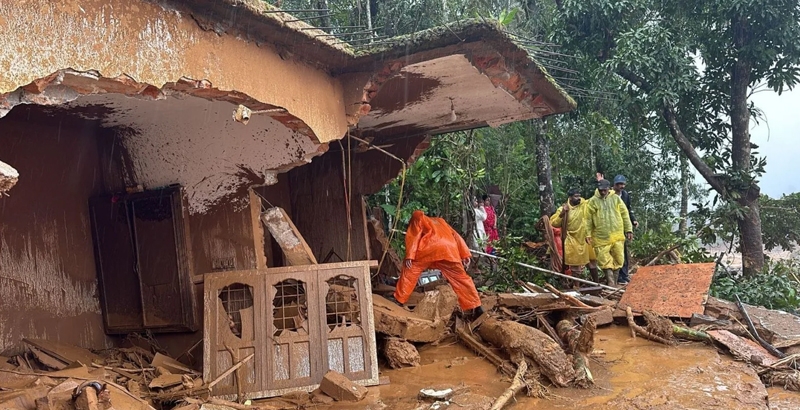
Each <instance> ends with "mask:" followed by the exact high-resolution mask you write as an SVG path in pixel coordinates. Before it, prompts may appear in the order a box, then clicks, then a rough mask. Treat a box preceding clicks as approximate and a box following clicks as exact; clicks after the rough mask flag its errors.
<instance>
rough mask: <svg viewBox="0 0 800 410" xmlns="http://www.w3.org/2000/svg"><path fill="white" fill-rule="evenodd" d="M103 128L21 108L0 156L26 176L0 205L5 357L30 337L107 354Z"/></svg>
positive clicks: (6, 129) (5, 122)
mask: <svg viewBox="0 0 800 410" xmlns="http://www.w3.org/2000/svg"><path fill="white" fill-rule="evenodd" d="M96 132H97V128H96V124H94V123H93V122H87V121H78V122H75V121H69V120H66V121H58V120H57V119H53V118H49V117H43V116H42V115H41V113H40V109H38V108H36V107H18V108H16V109H15V110H13V111H12V112H11V113H10V114H9V115H8V116H6V117H5V118H3V119H0V155H2V159H3V160H4V161H8V162H9V163H13V164H14V167H15V168H16V169H17V170H19V172H20V179H19V182H18V183H17V185H16V186H15V187H14V188H13V189H12V190H11V191H10V192H9V194H10V196H9V197H4V198H1V199H0V301H2V302H0V352H2V351H4V350H6V349H9V348H12V347H14V346H20V344H21V340H22V338H24V337H27V338H47V339H51V340H60V341H63V342H66V343H73V344H77V345H81V346H86V347H94V348H102V347H106V346H107V344H108V343H109V340H108V339H107V338H106V337H105V334H104V332H103V324H102V316H101V311H100V303H99V300H98V297H97V277H96V275H95V261H94V252H93V249H92V233H91V224H90V221H89V211H88V198H89V197H90V196H91V195H94V194H96V193H98V192H99V191H100V190H101V187H102V181H101V178H100V172H99V166H100V162H99V156H98V147H97V142H96V135H95V134H96Z"/></svg>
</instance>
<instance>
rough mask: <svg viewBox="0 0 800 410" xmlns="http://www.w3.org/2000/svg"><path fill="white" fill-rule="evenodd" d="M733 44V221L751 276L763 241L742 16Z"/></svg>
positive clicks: (760, 262)
mask: <svg viewBox="0 0 800 410" xmlns="http://www.w3.org/2000/svg"><path fill="white" fill-rule="evenodd" d="M731 23H732V27H733V44H734V47H735V48H736V49H737V51H739V53H738V56H737V59H736V62H735V63H734V64H733V70H732V73H731V134H732V137H733V142H732V144H731V146H732V150H731V151H732V152H731V164H732V166H733V170H732V171H733V177H734V178H737V179H738V178H741V179H743V180H744V181H742V182H745V184H743V188H741V189H739V194H740V196H739V198H738V199H737V203H738V204H739V205H740V206H743V207H746V208H747V211H746V213H745V215H744V217H743V218H741V219H739V220H738V221H737V222H738V224H739V232H740V234H741V237H740V241H739V245H740V248H741V251H742V271H743V273H744V274H745V276H752V275H754V274H756V273H758V272H759V271H761V269H762V268H763V267H764V242H763V239H762V238H761V212H760V209H759V204H758V197H759V194H760V188H759V187H758V185H756V182H755V180H753V179H752V178H753V177H752V175H751V171H752V169H751V167H750V109H749V107H748V104H747V90H748V87H749V86H750V73H751V70H752V64H751V63H750V60H749V59H748V56H747V54H746V52H743V51H742V49H743V48H745V47H746V45H747V43H748V41H749V33H748V23H747V17H745V16H734V17H733V21H732V22H731Z"/></svg>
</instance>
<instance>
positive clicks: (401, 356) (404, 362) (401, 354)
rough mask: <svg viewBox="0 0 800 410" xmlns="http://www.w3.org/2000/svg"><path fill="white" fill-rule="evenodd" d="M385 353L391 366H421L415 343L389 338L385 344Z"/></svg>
mask: <svg viewBox="0 0 800 410" xmlns="http://www.w3.org/2000/svg"><path fill="white" fill-rule="evenodd" d="M383 355H384V356H385V357H386V360H387V361H388V362H389V367H391V368H392V369H399V368H401V367H416V366H419V352H418V351H417V348H416V347H414V345H413V344H411V343H409V342H407V341H405V340H402V339H397V338H393V337H390V338H387V339H386V341H385V344H384V346H383Z"/></svg>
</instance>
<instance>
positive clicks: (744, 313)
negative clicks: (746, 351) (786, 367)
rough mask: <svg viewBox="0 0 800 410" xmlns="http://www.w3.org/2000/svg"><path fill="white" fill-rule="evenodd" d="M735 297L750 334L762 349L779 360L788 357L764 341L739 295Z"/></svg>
mask: <svg viewBox="0 0 800 410" xmlns="http://www.w3.org/2000/svg"><path fill="white" fill-rule="evenodd" d="M734 296H736V306H737V307H739V311H740V312H742V316H743V317H744V321H745V323H747V328H748V329H750V333H751V334H752V335H753V337H754V338H755V339H756V342H758V344H760V345H761V347H763V348H764V349H767V351H768V352H770V353H771V354H772V355H773V356H775V357H777V358H779V359H783V358H784V357H786V353H783V352H782V351H780V350H778V349H776V348H775V346H773V345H771V344H769V343H767V341H766V340H764V339H763V338H762V337H761V335H760V334H758V331H757V330H756V326H755V325H754V324H753V321H752V320H751V319H750V315H749V314H748V313H747V309H745V307H744V304H743V303H742V300H741V299H739V294H738V293H735V294H734Z"/></svg>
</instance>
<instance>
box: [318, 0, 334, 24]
mask: <svg viewBox="0 0 800 410" xmlns="http://www.w3.org/2000/svg"><path fill="white" fill-rule="evenodd" d="M317 8H318V9H320V10H321V11H320V14H321V15H320V27H325V30H326V31H330V28H328V27H330V26H331V16H330V14H331V13H330V8H329V7H328V0H317Z"/></svg>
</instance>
